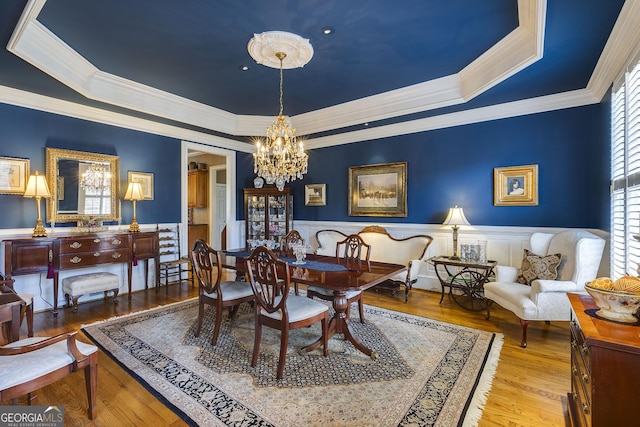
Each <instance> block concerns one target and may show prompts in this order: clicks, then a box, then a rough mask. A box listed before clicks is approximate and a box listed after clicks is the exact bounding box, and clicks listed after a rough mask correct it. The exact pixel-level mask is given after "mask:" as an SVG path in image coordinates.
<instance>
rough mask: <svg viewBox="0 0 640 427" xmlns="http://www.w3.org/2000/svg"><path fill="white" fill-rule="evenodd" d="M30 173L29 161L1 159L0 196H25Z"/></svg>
mask: <svg viewBox="0 0 640 427" xmlns="http://www.w3.org/2000/svg"><path fill="white" fill-rule="evenodd" d="M29 173H30V171H29V159H14V158H11V157H0V194H23V193H24V192H25V190H26V189H27V180H28V179H29ZM43 175H44V174H43Z"/></svg>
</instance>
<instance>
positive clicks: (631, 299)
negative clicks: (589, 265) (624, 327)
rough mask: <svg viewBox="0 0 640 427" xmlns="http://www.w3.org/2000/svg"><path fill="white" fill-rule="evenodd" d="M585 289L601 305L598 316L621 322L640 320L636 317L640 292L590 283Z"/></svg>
mask: <svg viewBox="0 0 640 427" xmlns="http://www.w3.org/2000/svg"><path fill="white" fill-rule="evenodd" d="M585 289H586V290H587V292H588V293H589V295H591V296H592V297H593V299H594V301H595V303H596V305H597V306H598V307H600V309H599V310H598V311H596V316H598V317H601V318H603V319H607V320H613V321H614V322H621V323H638V321H639V320H640V319H639V318H638V317H636V316H638V307H640V293H630V292H624V291H614V290H609V289H599V288H594V287H591V286H589V285H586V286H585Z"/></svg>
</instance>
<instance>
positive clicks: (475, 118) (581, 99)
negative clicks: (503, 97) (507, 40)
mask: <svg viewBox="0 0 640 427" xmlns="http://www.w3.org/2000/svg"><path fill="white" fill-rule="evenodd" d="M598 102H600V101H599V100H598V99H597V98H595V97H594V96H593V94H592V93H591V91H589V90H587V89H580V90H576V91H572V92H566V93H561V94H556V95H547V96H543V97H539V98H531V99H525V100H521V101H514V102H507V103H504V104H498V105H492V106H488V107H482V108H476V109H473V110H465V111H460V112H456V113H449V114H441V115H439V116H434V117H428V118H424V119H418V120H413V121H407V122H402V123H394V124H391V125H386V126H379V127H374V128H369V129H363V130H357V131H353V132H345V133H341V134H338V135H331V136H326V137H320V138H313V139H309V140H307V141H305V147H306V148H307V149H308V150H310V149H314V148H324V147H331V146H334V145H343V144H351V143H354V142H361V141H370V140H374V139H381V138H388V137H392V136H399V135H407V134H411V133H419V132H426V131H430V130H435V129H445V128H449V127H454V126H461V125H466V124H471V123H480V122H485V121H491V120H498V119H504V118H509V117H517V116H524V115H528V114H536V113H542V112H546V111H553V110H561V109H564V108H572V107H579V106H583V105H590V104H596V103H598Z"/></svg>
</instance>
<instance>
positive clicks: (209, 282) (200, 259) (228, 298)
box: [191, 239, 254, 345]
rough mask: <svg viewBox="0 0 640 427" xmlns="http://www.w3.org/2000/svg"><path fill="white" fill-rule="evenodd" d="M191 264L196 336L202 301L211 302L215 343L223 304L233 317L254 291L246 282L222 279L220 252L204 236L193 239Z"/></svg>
mask: <svg viewBox="0 0 640 427" xmlns="http://www.w3.org/2000/svg"><path fill="white" fill-rule="evenodd" d="M191 265H192V266H193V271H194V273H195V276H196V278H197V280H198V327H197V329H196V333H195V336H196V337H197V336H200V330H201V329H202V321H203V319H204V308H205V305H206V304H208V305H211V306H212V307H214V308H215V310H216V320H215V325H214V328H213V336H212V337H211V345H216V343H217V342H218V335H219V333H220V326H221V325H222V312H223V310H224V308H228V309H229V319H232V318H233V317H234V316H235V314H236V313H237V311H238V307H239V306H240V304H242V303H243V302H251V301H253V299H254V298H253V291H252V290H251V286H249V284H248V283H247V282H239V281H232V280H225V281H223V280H222V270H223V268H222V262H221V260H220V252H218V251H216V250H215V249H213V248H212V247H211V246H209V245H208V244H207V243H206V242H205V241H204V240H200V239H198V240H196V243H195V244H194V246H193V249H192V250H191Z"/></svg>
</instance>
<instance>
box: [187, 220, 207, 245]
mask: <svg viewBox="0 0 640 427" xmlns="http://www.w3.org/2000/svg"><path fill="white" fill-rule="evenodd" d="M198 239H202V240H204V241H205V242H207V243H209V226H208V225H207V224H192V225H189V233H188V237H187V242H188V243H189V249H191V248H193V245H194V243H195V242H196V240H198Z"/></svg>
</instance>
